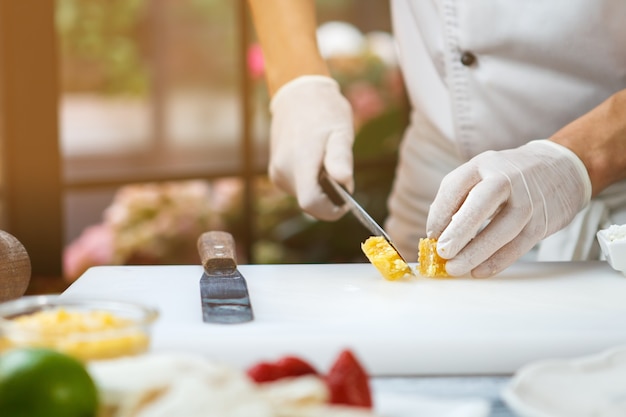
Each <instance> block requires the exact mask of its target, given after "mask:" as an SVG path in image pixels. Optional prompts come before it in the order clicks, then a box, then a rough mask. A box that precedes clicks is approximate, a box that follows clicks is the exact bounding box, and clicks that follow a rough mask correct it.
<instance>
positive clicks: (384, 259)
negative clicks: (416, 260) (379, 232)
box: [361, 236, 413, 281]
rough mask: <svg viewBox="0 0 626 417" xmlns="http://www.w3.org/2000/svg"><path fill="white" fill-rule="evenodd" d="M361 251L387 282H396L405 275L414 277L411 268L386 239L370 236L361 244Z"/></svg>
mask: <svg viewBox="0 0 626 417" xmlns="http://www.w3.org/2000/svg"><path fill="white" fill-rule="evenodd" d="M361 249H362V250H363V253H365V256H367V259H369V261H370V262H371V263H372V265H374V266H375V267H376V269H378V272H380V273H381V275H382V276H383V278H385V279H386V280H389V281H396V280H398V279H400V278H402V277H404V276H405V275H413V271H412V270H411V267H410V266H409V265H408V264H407V263H406V262H404V261H403V260H402V258H401V257H400V255H399V254H398V252H397V251H396V250H395V249H394V248H393V247H392V246H391V245H390V244H389V242H387V240H386V239H385V238H384V237H382V236H370V237H369V238H367V240H366V241H365V242H363V243H362V244H361Z"/></svg>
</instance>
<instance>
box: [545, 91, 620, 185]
mask: <svg viewBox="0 0 626 417" xmlns="http://www.w3.org/2000/svg"><path fill="white" fill-rule="evenodd" d="M550 139H551V140H553V141H554V142H557V143H559V144H561V145H563V146H565V147H567V148H569V149H571V150H572V151H574V152H575V153H576V154H577V155H578V157H579V158H580V159H581V160H582V161H583V163H584V164H585V166H586V167H587V172H588V173H589V178H590V180H591V186H592V194H593V195H594V196H595V195H597V194H599V193H600V192H601V191H602V190H604V189H605V188H606V187H608V186H609V185H611V184H613V183H614V182H617V181H619V180H622V179H624V178H626V90H622V91H620V92H618V93H616V94H614V95H613V96H611V97H609V98H608V99H607V100H606V101H604V102H603V103H602V104H600V105H599V106H598V107H596V108H595V109H593V110H592V111H590V112H589V113H587V114H585V115H584V116H582V117H580V118H578V119H576V120H574V121H573V122H572V123H570V124H568V125H566V126H565V127H563V128H562V129H561V130H559V131H558V132H556V133H555V134H554V135H553V136H552V137H551V138H550Z"/></svg>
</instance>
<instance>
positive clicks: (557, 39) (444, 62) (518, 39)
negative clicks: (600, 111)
mask: <svg viewBox="0 0 626 417" xmlns="http://www.w3.org/2000/svg"><path fill="white" fill-rule="evenodd" d="M391 6H392V19H393V25H394V36H395V39H396V41H397V44H398V52H399V61H400V65H401V67H402V71H403V74H404V79H405V84H406V86H407V91H408V95H409V99H410V102H411V104H412V107H413V109H412V114H411V123H410V125H409V127H408V129H407V131H406V133H405V136H404V139H403V142H402V145H401V149H400V158H399V163H398V168H397V173H396V180H395V182H394V186H393V189H392V193H391V195H390V198H389V212H390V215H389V218H388V219H387V222H386V228H387V229H388V232H389V234H390V235H391V237H392V238H393V239H394V241H395V243H396V244H397V246H399V249H400V251H401V252H402V253H403V254H404V255H406V256H407V257H408V258H409V259H414V258H416V256H417V250H416V245H417V241H418V239H419V237H423V236H424V235H425V233H426V217H427V214H428V208H429V206H430V203H431V202H432V200H433V199H434V196H435V194H436V192H437V189H438V186H439V183H440V181H441V179H442V178H443V176H445V174H447V173H448V172H449V171H451V170H452V169H454V168H456V167H457V166H458V165H460V164H462V163H463V162H465V161H467V160H469V159H470V158H471V157H473V156H475V155H477V154H479V153H481V152H483V151H486V150H501V149H510V148H515V147H518V146H520V145H522V144H524V143H526V142H528V141H531V140H534V139H545V138H548V137H550V136H551V135H552V134H553V133H555V132H556V131H557V130H558V129H560V128H561V127H563V126H565V125H566V124H568V123H569V122H571V121H573V120H574V119H576V118H578V117H579V116H581V115H583V114H585V113H587V112H588V111H590V110H591V109H593V108H594V107H596V106H597V105H598V104H600V103H601V102H602V101H604V100H605V99H607V98H608V97H609V96H611V95H612V94H614V93H615V92H617V91H620V90H622V89H625V88H626V25H625V24H624V23H625V22H626V1H615V0H592V1H590V0H524V1H505V0H471V1H467V0H392V3H391ZM603 195H610V196H611V198H610V199H609V200H610V202H611V204H610V207H609V206H607V204H606V202H602V205H601V206H600V207H599V206H598V205H597V204H596V202H597V201H596V202H594V203H592V204H590V205H589V207H588V208H586V209H585V210H583V213H581V214H580V215H579V216H578V217H577V219H578V220H576V221H574V222H572V227H573V228H574V229H576V230H573V231H572V230H570V231H569V232H566V231H564V233H565V234H567V238H565V239H564V240H563V239H562V241H559V243H558V244H554V245H552V246H553V247H552V248H551V249H550V250H544V255H545V256H544V259H546V260H547V259H558V260H567V259H582V258H589V257H590V256H595V255H594V254H593V253H596V252H597V250H595V249H592V248H591V246H592V245H591V244H590V242H591V241H593V239H594V238H595V230H597V229H598V227H603V226H604V225H606V224H607V223H610V222H613V221H616V220H615V219H616V218H615V217H612V213H613V212H615V213H618V212H620V211H621V210H623V212H624V213H626V183H625V184H616V185H614V186H612V187H610V188H609V189H607V190H606V191H605V193H603ZM620 196H623V198H620ZM600 200H601V199H600ZM593 213H595V214H593ZM581 219H584V220H581ZM590 220H591V223H593V224H591V226H590ZM623 220H624V221H626V214H625V215H624V217H623ZM576 224H577V226H575V225H576ZM568 233H569V234H568ZM561 235H563V233H562V234H561ZM583 235H585V237H584V239H583V240H585V242H583V244H582V246H583V248H582V249H581V246H580V245H578V243H573V244H572V243H570V245H569V246H570V247H569V248H563V247H562V246H563V241H569V242H571V241H572V239H571V238H572V237H575V238H576V239H574V242H577V241H578V240H580V238H583ZM548 246H549V245H548ZM557 248H558V250H557ZM557 252H558V253H557ZM581 252H584V253H581Z"/></svg>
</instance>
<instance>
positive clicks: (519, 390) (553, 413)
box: [502, 346, 626, 417]
mask: <svg viewBox="0 0 626 417" xmlns="http://www.w3.org/2000/svg"><path fill="white" fill-rule="evenodd" d="M502 398H503V399H504V401H505V402H506V403H507V404H508V406H509V407H510V408H511V409H512V410H513V411H515V412H517V413H518V415H519V416H520V417H624V416H626V346H623V347H617V348H614V349H611V350H607V351H604V352H602V353H599V354H597V355H592V356H585V357H580V358H576V359H571V360H565V359H561V360H545V361H540V362H536V363H531V364H529V365H527V366H524V367H522V368H521V369H520V370H519V371H518V372H517V373H516V374H515V376H514V377H513V379H512V380H511V382H510V383H509V384H508V385H507V387H506V388H505V390H504V391H503V393H502Z"/></svg>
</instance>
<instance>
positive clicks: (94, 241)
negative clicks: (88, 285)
mask: <svg viewBox="0 0 626 417" xmlns="http://www.w3.org/2000/svg"><path fill="white" fill-rule="evenodd" d="M112 262H113V231H112V230H111V228H110V227H109V226H108V225H106V224H97V225H95V226H89V227H87V228H86V229H85V230H83V232H82V234H81V235H80V236H79V237H78V239H76V240H75V241H73V242H72V243H71V244H70V245H68V246H67V247H66V248H65V250H64V252H63V276H64V278H65V279H66V280H67V281H68V282H72V281H74V280H76V279H77V278H78V277H79V276H81V275H82V274H83V273H84V272H85V271H86V270H87V269H88V268H90V267H92V266H94V265H107V264H111V263H112Z"/></svg>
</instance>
